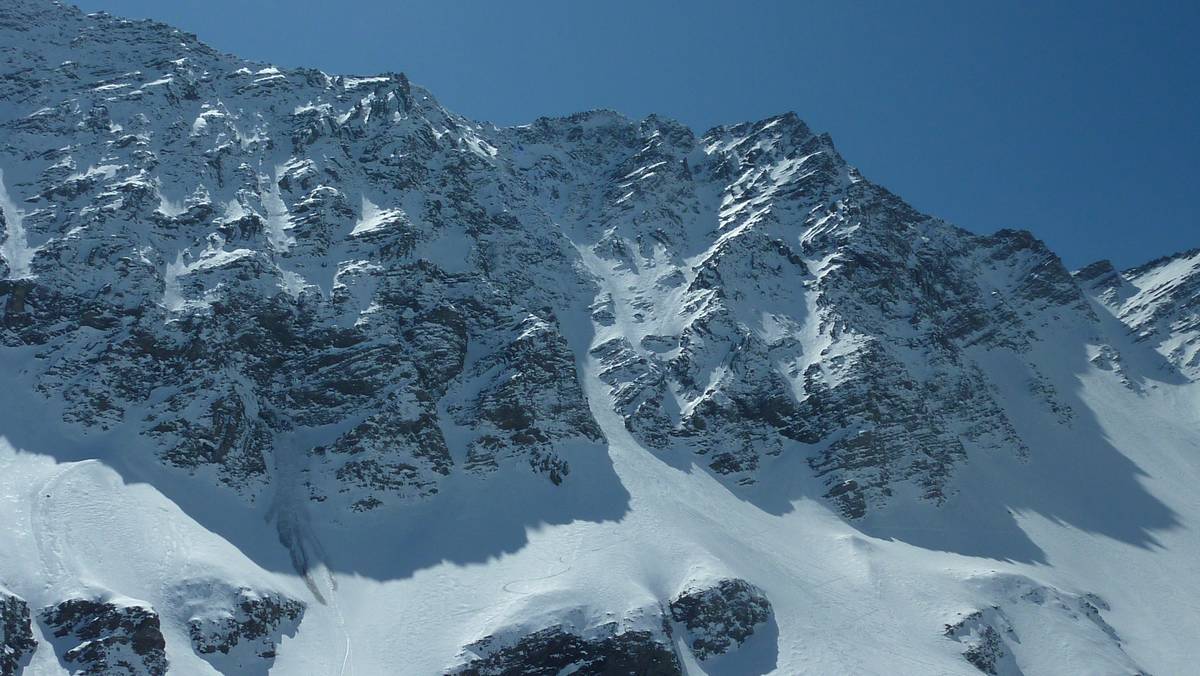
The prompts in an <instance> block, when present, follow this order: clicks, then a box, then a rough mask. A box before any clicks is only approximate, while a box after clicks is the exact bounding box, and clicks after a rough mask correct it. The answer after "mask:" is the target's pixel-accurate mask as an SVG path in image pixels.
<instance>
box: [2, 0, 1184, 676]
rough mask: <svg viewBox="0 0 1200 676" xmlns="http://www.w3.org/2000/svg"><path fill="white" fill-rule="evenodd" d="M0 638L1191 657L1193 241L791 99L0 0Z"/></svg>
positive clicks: (635, 667)
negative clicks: (894, 152) (459, 72)
mask: <svg viewBox="0 0 1200 676" xmlns="http://www.w3.org/2000/svg"><path fill="white" fill-rule="evenodd" d="M0 214H2V218H0V224H2V225H3V232H2V235H3V241H2V242H0V259H2V261H3V262H2V263H0V279H2V281H0V307H2V315H0V377H2V378H3V382H4V383H5V387H4V388H2V389H0V505H3V509H2V511H0V514H2V515H3V517H4V518H3V519H0V674H5V675H7V674H37V675H40V674H62V673H81V674H109V673H131V674H163V673H171V674H214V673H223V674H266V673H272V674H340V675H343V676H344V675H348V674H358V675H359V676H364V675H373V674H417V675H421V674H442V673H455V674H526V673H530V674H616V673H638V674H664V675H671V674H689V675H695V674H714V675H715V674H766V673H779V674H789V675H790V674H979V673H989V674H1003V675H1006V676H1014V675H1017V674H1025V675H1027V676H1032V675H1036V674H1067V673H1069V674H1074V673H1080V674H1084V673H1086V674H1139V673H1140V674H1150V673H1152V674H1157V675H1159V676H1162V675H1163V674H1189V673H1193V672H1195V670H1196V668H1195V665H1196V663H1197V662H1198V661H1200V645H1198V644H1197V642H1196V637H1197V636H1200V608H1197V599H1200V537H1197V535H1196V533H1197V528H1198V527H1200V491H1197V490H1196V486H1197V485H1200V386H1198V385H1197V384H1196V381H1197V377H1198V376H1200V366H1198V364H1200V361H1198V359H1200V357H1198V355H1200V352H1198V346H1200V342H1198V341H1200V254H1197V252H1195V251H1192V252H1186V253H1181V254H1176V255H1173V256H1167V257H1165V258H1163V259H1160V260H1157V261H1153V262H1150V263H1147V264H1146V265H1143V266H1139V267H1137V268H1135V269H1132V270H1127V271H1119V270H1116V269H1115V268H1114V267H1113V266H1112V265H1111V264H1109V263H1107V262H1099V263H1095V264H1093V265H1089V266H1087V267H1085V268H1083V269H1081V270H1079V271H1075V272H1072V271H1069V270H1067V269H1066V268H1065V267H1064V266H1063V264H1062V262H1061V261H1060V260H1059V258H1058V257H1057V256H1056V255H1055V254H1054V253H1053V252H1051V251H1049V250H1048V249H1047V248H1046V246H1045V245H1044V244H1043V243H1042V242H1040V241H1038V240H1037V239H1036V238H1035V237H1033V236H1032V235H1030V234H1029V233H1026V232H1022V231H1016V230H1004V231H1000V232H997V233H995V234H993V235H986V236H984V235H976V234H972V233H969V232H967V231H964V230H962V229H960V228H957V227H955V226H953V225H951V224H948V223H945V222H943V221H941V220H939V219H937V218H935V217H931V216H929V215H926V214H922V213H920V212H918V211H916V210H915V209H913V208H912V207H911V206H909V205H908V204H906V203H905V202H904V201H903V200H901V199H900V198H899V197H897V196H895V195H893V194H892V193H890V192H888V191H887V190H886V189H884V188H882V187H881V186H878V185H876V184H874V183H872V182H871V181H870V180H869V179H868V178H866V177H864V176H862V175H861V174H860V173H859V172H858V171H857V170H856V169H854V168H853V167H852V166H850V165H849V164H848V163H847V162H846V161H845V160H844V159H843V158H842V157H841V156H840V154H839V153H838V151H837V149H836V148H835V146H834V144H833V141H832V140H831V139H830V138H829V137H828V136H827V135H824V134H819V133H814V132H813V131H812V130H810V129H809V128H808V127H807V126H806V125H805V124H804V123H803V122H802V121H801V120H800V119H799V118H798V117H796V116H795V115H792V114H785V115H780V116H777V117H773V118H769V119H766V120H762V121H758V122H752V123H744V124H737V125H731V126H725V127H718V128H716V129H712V130H709V131H707V132H705V133H704V134H696V133H695V132H693V131H692V130H690V129H687V128H685V127H683V126H682V125H680V124H678V123H675V122H673V121H671V120H669V119H665V118H661V117H656V116H652V117H649V118H646V119H643V120H630V119H627V118H625V117H623V116H621V115H619V114H617V113H613V112H609V111H592V112H586V113H580V114H577V115H573V116H569V117H562V118H541V119H538V120H536V121H534V122H533V123H531V124H529V125H523V126H518V127H508V128H498V127H496V126H494V125H491V124H487V123H483V122H478V121H473V120H470V119H468V118H465V117H462V116H460V115H457V114H455V113H452V112H449V111H447V110H445V109H444V108H443V107H441V105H440V104H438V103H437V101H436V100H435V99H434V98H433V96H432V95H431V94H430V93H429V92H427V91H425V90H423V89H421V88H420V87H417V86H415V85H413V84H411V83H410V82H409V81H408V79H407V78H406V77H405V76H404V75H402V74H385V75H380V76H370V77H365V76H339V75H330V74H326V73H323V72H320V71H316V70H310V69H283V68H278V67H275V66H271V65H270V64H263V63H252V62H247V61H244V60H242V59H239V58H237V57H234V56H231V55H226V54H221V53H218V52H216V51H214V50H212V49H210V48H208V47H206V46H205V45H203V44H202V43H200V42H198V41H197V40H196V38H195V37H194V36H191V35H188V34H185V33H182V32H179V31H177V30H175V29H172V28H170V27H168V26H164V25H161V24H157V23H153V22H134V21H125V20H122V19H119V18H114V17H111V16H108V15H103V14H98V15H84V14H82V13H80V12H79V11H77V10H75V9H74V8H72V7H70V6H67V5H62V4H58V3H54V2H50V1H48V0H0Z"/></svg>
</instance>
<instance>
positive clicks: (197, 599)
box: [175, 581, 305, 673]
mask: <svg viewBox="0 0 1200 676" xmlns="http://www.w3.org/2000/svg"><path fill="white" fill-rule="evenodd" d="M175 596H176V598H178V603H177V605H178V606H179V608H180V611H181V612H182V613H183V614H184V615H186V616H187V619H186V625H187V631H188V636H189V637H190V638H191V641H192V649H193V650H195V651H196V653H197V654H199V655H200V656H201V657H203V658H204V659H206V660H208V661H209V662H210V663H212V664H213V666H214V667H216V668H217V669H218V670H219V671H221V672H222V673H256V672H260V671H261V672H262V673H266V671H267V670H268V669H269V668H270V666H271V664H273V663H274V660H275V654H276V648H277V646H278V643H279V640H280V638H281V637H282V636H284V635H289V636H290V635H293V634H295V632H296V629H297V627H298V626H299V625H300V621H301V620H302V619H303V617H304V610H305V606H304V604H303V603H301V602H300V601H296V600H293V599H290V598H287V597H286V596H283V595H282V594H279V593H276V592H260V591H255V590H252V589H248V588H245V587H242V588H238V589H233V588H230V587H228V586H226V585H224V584H222V583H220V582H215V581H192V582H190V583H186V584H184V585H181V586H180V588H179V589H177V590H176V593H175Z"/></svg>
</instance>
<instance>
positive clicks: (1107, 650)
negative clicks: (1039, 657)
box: [945, 575, 1145, 676]
mask: <svg viewBox="0 0 1200 676" xmlns="http://www.w3.org/2000/svg"><path fill="white" fill-rule="evenodd" d="M976 583H977V586H978V587H980V588H982V589H983V590H985V591H986V592H987V593H988V595H989V596H991V597H992V598H993V599H994V600H995V601H996V603H995V604H994V605H991V606H988V607H985V608H982V609H980V610H976V611H973V612H970V613H967V614H966V615H964V616H962V617H961V618H960V619H958V620H956V621H955V622H953V623H951V624H947V625H946V629H945V635H946V636H947V637H948V638H950V639H953V640H954V641H956V642H958V643H960V644H962V646H963V648H964V649H963V651H962V655H963V658H964V659H965V660H967V661H968V662H970V663H971V664H972V665H973V666H974V667H975V668H976V669H979V670H980V671H982V672H983V673H985V674H991V675H992V676H1021V674H1022V673H1023V672H1022V670H1021V669H1020V667H1019V666H1018V660H1017V657H1018V655H1020V654H1021V652H1022V651H1026V650H1029V651H1034V650H1037V647H1036V643H1037V642H1039V641H1047V642H1049V643H1050V644H1052V645H1053V646H1054V652H1053V653H1052V654H1055V655H1058V656H1060V657H1061V659H1063V661H1064V663H1063V665H1062V666H1063V668H1065V669H1070V666H1069V665H1070V664H1079V663H1082V662H1081V661H1077V660H1082V659H1084V658H1087V659H1092V660H1097V661H1096V663H1103V664H1106V665H1108V668H1109V669H1110V670H1111V673H1127V674H1142V673H1145V672H1144V671H1143V670H1142V669H1141V668H1139V667H1138V666H1137V665H1136V664H1135V663H1134V662H1133V661H1132V660H1131V659H1130V658H1129V656H1128V655H1126V654H1125V651H1124V650H1123V649H1122V647H1121V641H1120V637H1118V636H1117V632H1116V631H1115V630H1114V629H1113V628H1112V627H1111V626H1109V624H1108V623H1107V622H1105V621H1104V618H1103V617H1101V614H1100V613H1101V611H1102V610H1108V605H1107V604H1106V603H1105V602H1104V601H1103V600H1102V599H1101V598H1099V597H1098V596H1096V595H1094V594H1083V595H1076V594H1070V593H1067V592H1063V591H1061V590H1059V589H1056V588H1054V587H1050V586H1047V585H1042V584H1039V583H1037V582H1034V581H1033V580H1030V579H1028V578H1025V577H1021V576H1015V575H989V576H984V577H982V578H980V579H979V580H977V581H976Z"/></svg>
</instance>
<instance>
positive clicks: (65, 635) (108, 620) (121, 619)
mask: <svg viewBox="0 0 1200 676" xmlns="http://www.w3.org/2000/svg"><path fill="white" fill-rule="evenodd" d="M41 620H42V623H43V624H45V626H46V627H47V628H49V630H50V632H51V633H53V635H54V637H55V639H56V641H55V645H56V648H58V649H59V659H60V660H61V661H62V662H63V663H64V664H67V665H69V666H70V668H71V669H72V670H73V673H76V674H97V675H99V674H105V675H107V674H131V675H146V676H162V674H165V673H167V657H166V653H165V652H164V648H165V647H166V642H165V641H164V640H163V635H162V630H161V628H160V625H159V618H158V613H156V612H154V610H152V609H151V608H148V607H145V606H141V605H136V604H132V603H129V604H126V603H117V602H113V601H104V600H99V599H83V598H78V599H69V600H67V601H63V602H62V603H60V604H58V605H56V606H50V607H48V608H44V609H42V612H41Z"/></svg>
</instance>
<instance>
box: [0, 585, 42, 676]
mask: <svg viewBox="0 0 1200 676" xmlns="http://www.w3.org/2000/svg"><path fill="white" fill-rule="evenodd" d="M35 648H37V641H35V640H34V638H33V629H32V626H31V625H30V616H29V605H28V604H27V603H25V601H24V600H22V599H20V598H18V597H16V596H14V595H12V594H9V593H7V592H5V591H4V590H3V589H2V588H0V676H14V674H16V673H18V671H19V670H20V669H22V668H23V667H24V666H25V665H26V664H27V663H28V662H29V657H30V656H31V655H32V654H33V651H34V649H35Z"/></svg>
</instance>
